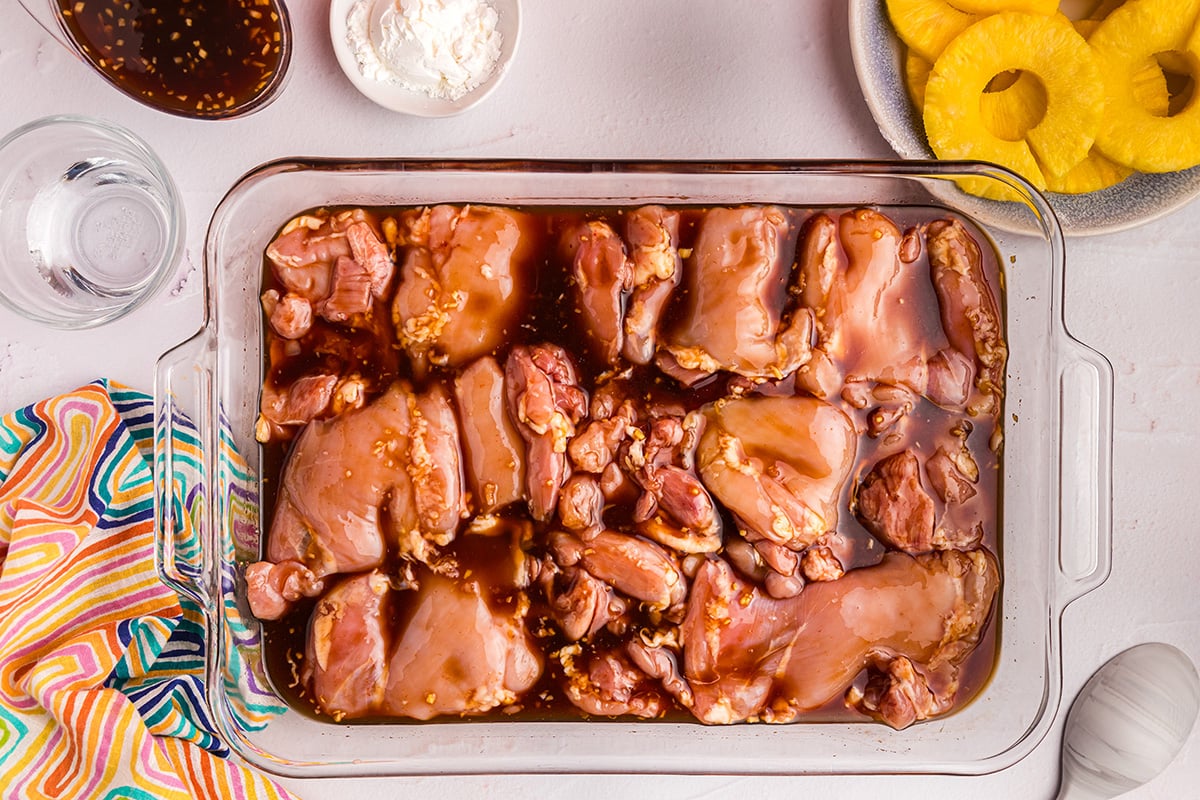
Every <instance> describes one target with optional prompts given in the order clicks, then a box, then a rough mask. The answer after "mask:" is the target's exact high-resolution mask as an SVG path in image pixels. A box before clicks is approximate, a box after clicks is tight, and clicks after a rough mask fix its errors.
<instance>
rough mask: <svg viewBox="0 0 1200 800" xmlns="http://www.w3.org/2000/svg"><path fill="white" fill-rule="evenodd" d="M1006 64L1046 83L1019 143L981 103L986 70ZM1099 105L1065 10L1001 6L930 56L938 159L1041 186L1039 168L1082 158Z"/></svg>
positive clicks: (1087, 58) (1095, 79) (928, 116)
mask: <svg viewBox="0 0 1200 800" xmlns="http://www.w3.org/2000/svg"><path fill="white" fill-rule="evenodd" d="M1196 1H1197V2H1200V0H1196ZM1031 44H1032V45H1033V46H1029V45H1031ZM1007 70H1024V71H1027V72H1030V73H1032V74H1033V75H1034V76H1035V77H1036V78H1038V79H1039V80H1040V81H1041V83H1042V86H1043V87H1044V88H1045V90H1046V113H1045V115H1044V116H1043V117H1042V119H1041V121H1040V122H1038V124H1037V125H1035V126H1034V127H1032V128H1030V129H1029V131H1028V132H1027V133H1026V136H1025V139H1024V140H1023V141H1020V142H1010V141H1005V140H1004V139H1001V138H1000V137H998V136H995V135H994V134H992V133H991V132H990V131H988V130H987V127H986V125H985V123H984V121H983V118H982V112H981V110H980V103H979V97H980V95H981V94H983V91H984V89H985V87H986V86H987V84H988V82H989V81H990V80H991V78H992V76H994V75H996V74H998V73H1000V72H1005V71H1007ZM1103 106H1104V95H1103V90H1102V87H1101V81H1100V71H1099V67H1098V65H1097V63H1096V58H1095V56H1094V54H1093V53H1092V50H1091V48H1089V47H1088V45H1087V42H1085V41H1084V40H1083V37H1081V36H1080V35H1079V34H1078V33H1077V32H1076V31H1075V29H1074V27H1072V26H1071V23H1070V21H1068V20H1067V19H1066V17H1063V16H1061V15H1055V16H1052V17H1046V16H1040V15H1035V14H1024V13H1020V12H1005V13H1002V14H995V15H992V16H990V17H985V18H983V19H982V20H980V21H979V22H977V23H976V24H974V25H972V26H971V27H970V28H968V29H967V30H966V31H964V32H963V33H962V34H960V35H959V36H957V37H956V38H955V39H954V40H953V41H952V42H951V43H950V44H949V45H947V47H946V50H945V51H944V52H943V53H942V55H941V56H939V57H938V59H937V61H936V62H934V65H933V71H932V72H931V73H930V76H929V82H928V83H927V84H926V86H925V133H926V136H927V138H928V139H929V144H930V147H932V148H933V151H934V152H935V153H936V154H937V155H938V157H939V158H951V159H953V158H972V159H982V160H985V161H993V162H995V163H998V164H1000V165H1002V166H1006V167H1008V168H1010V169H1012V170H1014V171H1016V172H1018V173H1020V174H1021V175H1023V176H1024V177H1025V178H1026V179H1027V180H1028V181H1029V182H1030V183H1032V184H1034V185H1035V186H1037V187H1038V188H1039V189H1041V188H1045V186H1046V180H1045V177H1044V174H1043V172H1042V170H1043V169H1045V170H1046V171H1047V172H1050V173H1051V174H1054V175H1062V174H1065V173H1067V172H1068V171H1070V170H1071V169H1072V168H1073V167H1074V166H1075V165H1076V164H1078V163H1079V162H1081V161H1082V160H1083V159H1084V158H1086V157H1087V154H1088V151H1089V150H1090V149H1091V147H1092V143H1093V141H1094V139H1095V132H1096V130H1097V129H1098V128H1099V126H1100V117H1101V113H1102V111H1103ZM1035 154H1036V158H1035ZM1039 161H1040V165H1039Z"/></svg>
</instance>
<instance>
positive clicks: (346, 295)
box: [315, 223, 371, 322]
mask: <svg viewBox="0 0 1200 800" xmlns="http://www.w3.org/2000/svg"><path fill="white" fill-rule="evenodd" d="M360 224H361V223H360ZM364 227H365V226H364ZM370 308H371V273H369V272H367V270H366V268H365V267H363V266H362V265H361V264H359V263H358V262H357V261H355V260H354V259H353V258H347V257H346V256H339V257H338V260H337V261H335V262H334V263H333V279H332V281H331V283H330V287H329V294H328V295H327V296H326V297H325V299H324V300H322V301H321V302H319V303H317V304H316V307H315V309H316V312H317V313H318V314H320V315H321V316H322V317H324V318H325V319H327V320H329V321H330V322H346V321H347V320H349V319H350V318H351V317H353V316H354V315H355V314H365V313H367V311H368V310H369V309H370Z"/></svg>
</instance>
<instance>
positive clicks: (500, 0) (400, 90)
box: [329, 0, 521, 117]
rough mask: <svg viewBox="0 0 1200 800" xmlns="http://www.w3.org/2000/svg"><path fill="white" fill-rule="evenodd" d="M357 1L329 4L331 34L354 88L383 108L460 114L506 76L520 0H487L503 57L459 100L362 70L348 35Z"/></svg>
mask: <svg viewBox="0 0 1200 800" xmlns="http://www.w3.org/2000/svg"><path fill="white" fill-rule="evenodd" d="M355 2H356V0H333V2H331V3H330V5H329V36H330V38H331V40H332V41H333V52H334V53H335V54H336V55H337V60H338V64H339V65H341V67H342V71H343V72H345V73H346V77H347V78H349V79H350V82H351V83H353V84H354V88H356V89H358V90H359V91H360V92H362V93H363V94H364V95H365V96H366V97H368V98H369V99H371V100H373V101H374V102H376V103H378V104H379V105H381V106H383V107H384V108H386V109H389V110H391V111H399V112H400V113H403V114H412V115H413V116H417V117H449V116H453V115H455V114H461V113H462V112H463V111H466V110H467V109H468V108H471V107H472V106H474V105H476V104H478V103H480V102H481V101H482V100H483V99H484V98H486V97H487V96H488V95H490V94H491V93H492V92H493V91H495V90H496V87H497V86H499V85H500V81H501V80H503V79H504V75H505V73H506V72H508V65H509V64H510V63H512V59H513V56H514V55H515V54H516V52H517V44H518V42H519V41H520V38H521V0H488V3H489V4H490V5H491V6H492V8H494V9H496V15H497V17H498V20H497V22H496V30H497V31H498V32H499V34H500V37H501V42H500V58H499V60H498V61H497V62H496V68H495V69H494V70H492V74H491V75H490V76H488V78H487V80H485V81H484V82H483V83H481V84H479V86H476V87H475V88H474V89H472V90H471V91H469V92H467V93H466V94H464V95H463V96H462V97H459V98H458V99H456V100H449V99H445V98H438V97H430V96H429V95H427V94H425V93H423V92H419V91H413V90H411V89H406V88H404V87H403V86H400V85H399V84H395V83H388V82H384V81H377V80H373V79H371V78H368V77H366V76H365V75H363V74H362V72H361V71H360V70H359V68H358V61H357V59H356V58H355V56H354V53H353V52H352V51H351V49H350V45H349V43H348V42H347V39H346V16H347V14H349V12H350V8H351V7H352V6H353V5H354V3H355ZM376 2H387V0H376Z"/></svg>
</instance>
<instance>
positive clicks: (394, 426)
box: [249, 383, 411, 619]
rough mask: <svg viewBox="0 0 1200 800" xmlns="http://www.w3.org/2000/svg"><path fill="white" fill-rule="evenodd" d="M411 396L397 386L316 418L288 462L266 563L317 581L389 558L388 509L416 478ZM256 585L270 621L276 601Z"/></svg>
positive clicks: (256, 607)
mask: <svg viewBox="0 0 1200 800" xmlns="http://www.w3.org/2000/svg"><path fill="white" fill-rule="evenodd" d="M410 398H411V392H410V391H409V390H408V389H407V388H406V387H405V386H404V385H403V384H400V383H397V384H394V385H393V386H392V388H391V389H389V390H388V391H387V392H385V393H384V394H383V395H381V396H380V397H379V398H378V399H377V400H376V401H375V402H374V403H372V404H371V405H369V406H366V407H364V408H362V409H358V410H356V411H348V412H346V413H345V414H343V415H342V416H340V417H335V418H334V419H332V420H328V421H325V420H316V421H314V422H311V423H309V425H308V427H306V428H305V429H304V431H303V433H301V434H300V437H299V438H298V439H297V440H296V444H295V446H294V447H293V449H292V452H291V454H290V455H289V457H288V461H287V464H286V466H285V467H284V472H283V479H282V484H281V486H280V490H279V497H278V501H277V504H276V507H275V516H274V517H273V519H272V520H271V527H270V529H269V531H268V534H267V551H266V561H268V562H270V563H272V564H275V565H280V566H282V565H287V564H290V563H295V564H300V565H303V566H304V567H306V568H308V569H309V570H310V571H311V573H312V575H313V576H314V577H315V578H316V579H321V578H324V577H326V576H328V575H333V574H336V573H339V572H360V571H363V570H370V569H375V568H377V567H379V566H380V565H381V564H382V563H383V558H384V534H383V530H382V529H381V520H380V507H381V506H382V505H383V503H384V502H385V500H386V499H387V497H388V494H389V492H390V491H392V489H393V488H394V487H395V486H397V485H401V484H407V483H408V481H409V478H408V472H407V470H406V467H407V460H406V452H405V451H406V449H407V443H408V439H407V437H408V429H409V419H408V404H409V400H410ZM334 454H336V456H337V457H336V458H332V457H331V456H333V455H334ZM253 588H254V587H253V586H252V587H251V591H250V593H249V600H250V608H251V610H252V611H253V612H254V614H255V616H258V617H259V618H260V619H263V618H268V617H267V616H266V612H267V611H268V610H269V608H268V605H273V604H275V601H274V599H273V598H266V597H264V598H263V599H259V596H258V594H257V593H256V592H255V591H253ZM268 600H270V603H268V602H267V601H268Z"/></svg>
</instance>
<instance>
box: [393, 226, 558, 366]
mask: <svg viewBox="0 0 1200 800" xmlns="http://www.w3.org/2000/svg"><path fill="white" fill-rule="evenodd" d="M401 225H402V228H401V230H402V236H401V241H402V243H403V244H404V246H405V256H404V263H403V266H402V270H401V276H400V286H399V288H398V289H397V291H396V296H395V300H394V301H393V305H392V315H393V321H394V322H395V325H396V335H397V338H398V341H399V342H400V345H401V347H403V349H404V351H405V352H406V353H408V356H409V358H410V359H412V363H413V367H414V369H415V370H416V371H417V372H418V373H419V374H423V373H424V372H425V371H427V370H428V369H429V367H430V366H439V367H458V366H462V365H464V364H467V363H468V362H470V361H472V360H474V359H476V358H478V357H480V356H483V355H488V354H490V353H492V352H493V351H495V350H496V349H497V348H498V347H499V346H500V345H502V344H504V343H505V342H506V341H508V339H509V337H511V336H512V335H513V332H514V331H515V329H516V327H517V326H518V325H519V324H520V313H521V310H522V309H523V308H524V307H525V304H526V302H527V301H528V298H529V294H530V291H531V289H532V277H533V276H532V270H533V257H534V253H535V250H536V244H537V241H538V238H539V235H538V234H539V231H538V228H537V227H536V225H535V223H534V221H533V220H532V219H531V218H529V217H528V216H527V215H525V214H522V213H520V212H517V211H510V210H508V209H504V208H494V207H490V206H461V207H459V206H446V205H443V206H434V207H433V208H427V209H423V210H421V211H420V212H412V213H409V214H407V215H405V216H404V218H403V219H402V220H401Z"/></svg>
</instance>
